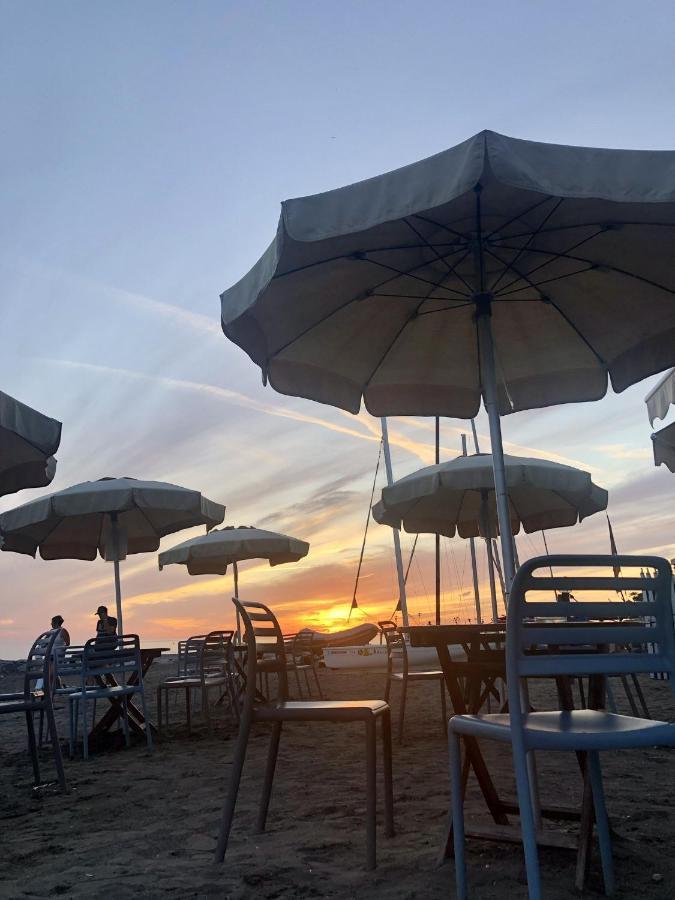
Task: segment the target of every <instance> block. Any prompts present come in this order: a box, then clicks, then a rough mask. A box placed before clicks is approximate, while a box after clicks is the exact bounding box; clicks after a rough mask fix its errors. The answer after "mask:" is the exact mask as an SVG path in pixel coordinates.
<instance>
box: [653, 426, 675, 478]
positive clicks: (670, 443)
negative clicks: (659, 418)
mask: <svg viewBox="0 0 675 900" xmlns="http://www.w3.org/2000/svg"><path fill="white" fill-rule="evenodd" d="M652 448H653V450H654V465H655V466H660V465H665V466H667V468H669V469H670V471H671V472H675V422H673V423H672V424H671V425H667V426H666V427H665V428H662V429H661V430H660V431H655V432H654V434H653V435H652Z"/></svg>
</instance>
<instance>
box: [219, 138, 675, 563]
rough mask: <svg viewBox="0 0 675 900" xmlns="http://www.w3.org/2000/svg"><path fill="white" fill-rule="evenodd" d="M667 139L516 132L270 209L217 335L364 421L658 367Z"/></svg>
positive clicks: (663, 338) (670, 265)
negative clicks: (614, 142) (273, 224)
mask: <svg viewBox="0 0 675 900" xmlns="http://www.w3.org/2000/svg"><path fill="white" fill-rule="evenodd" d="M674 238H675V152H672V151H632V150H605V149H595V148H586V147H568V146H557V145H553V144H541V143H535V142H531V141H521V140H516V139H513V138H509V137H505V136H503V135H500V134H496V133H495V132H492V131H484V132H481V133H480V134H478V135H475V136H474V137H472V138H470V139H469V140H468V141H465V142H464V143H463V144H460V145H458V146H457V147H453V148H452V149H450V150H447V151H444V152H442V153H439V154H437V155H436V156H433V157H430V158H429V159H425V160H422V161H421V162H418V163H414V164H412V165H409V166H406V167H404V168H402V169H398V170H396V171H394V172H389V173H387V174H385V175H381V176H378V177H376V178H370V179H368V180H367V181H362V182H359V183H357V184H353V185H349V186H348V187H344V188H340V189H338V190H333V191H328V192H326V193H323V194H318V195H316V196H311V197H303V198H299V199H296V200H289V201H286V202H285V203H283V204H282V212H281V218H280V221H279V226H278V229H277V235H276V237H275V239H274V241H273V242H272V244H271V245H270V247H269V248H268V250H267V251H266V253H265V254H264V255H263V257H262V258H261V259H260V260H259V262H258V263H257V264H256V265H255V266H254V267H253V269H251V271H250V272H249V273H248V274H247V275H246V276H244V278H243V279H242V280H241V281H240V282H238V283H237V284H236V285H234V286H233V287H232V288H230V289H229V290H227V291H225V293H224V294H223V295H222V297H221V301H222V313H221V316H222V326H223V330H224V332H225V334H226V335H227V336H228V337H229V338H230V339H231V340H233V341H234V342H236V343H237V344H239V346H240V347H242V348H243V349H244V350H245V351H246V352H247V353H248V354H249V356H250V357H251V359H252V360H253V361H254V362H255V363H257V364H258V365H259V366H260V368H261V369H262V372H263V379H264V380H268V381H269V382H270V384H271V385H272V386H273V387H274V388H275V389H276V390H278V391H280V392H281V393H285V394H292V395H295V396H301V397H307V398H310V399H312V400H318V401H320V402H322V403H328V404H331V405H333V406H337V407H340V408H342V409H345V410H349V411H351V412H354V413H356V412H358V410H359V408H360V405H361V401H362V400H363V402H364V403H365V405H366V408H367V409H368V411H369V412H370V413H372V414H373V415H375V416H389V415H442V416H452V417H459V418H469V417H472V416H474V415H475V414H476V413H477V411H478V409H479V406H480V401H481V398H482V399H483V401H484V403H485V406H486V409H487V412H488V416H489V423H490V433H491V438H492V451H493V462H494V471H495V484H496V492H497V507H498V512H499V518H500V521H502V522H503V523H504V527H503V528H502V529H501V534H502V548H503V555H504V563H505V568H506V573H507V577H509V579H510V576H511V575H512V573H513V547H512V541H511V538H510V535H509V534H508V532H509V530H510V529H509V528H508V524H507V523H508V517H509V507H508V502H507V498H506V485H505V473H504V466H503V457H502V454H503V451H502V440H501V430H500V421H499V416H500V414H506V413H510V412H515V411H517V410H523V409H531V408H537V407H543V406H551V405H553V404H558V403H569V402H572V401H583V400H596V399H599V398H601V397H602V396H604V394H605V393H606V391H607V386H608V378H610V379H611V382H612V386H613V388H614V390H615V391H623V390H624V389H625V388H627V387H628V386H629V385H631V384H633V383H635V382H637V381H640V380H641V379H643V378H645V377H647V376H648V375H651V374H654V373H655V372H659V371H662V370H663V369H665V368H667V367H669V366H672V365H673V364H675V254H673V252H672V246H673V240H674Z"/></svg>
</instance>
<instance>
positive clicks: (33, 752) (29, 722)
mask: <svg viewBox="0 0 675 900" xmlns="http://www.w3.org/2000/svg"><path fill="white" fill-rule="evenodd" d="M26 728H27V730H28V749H29V750H30V759H31V762H32V763H33V778H34V780H35V784H40V761H39V759H38V752H37V744H36V742H35V723H34V722H33V713H32V712H31V711H30V710H28V709H27V710H26Z"/></svg>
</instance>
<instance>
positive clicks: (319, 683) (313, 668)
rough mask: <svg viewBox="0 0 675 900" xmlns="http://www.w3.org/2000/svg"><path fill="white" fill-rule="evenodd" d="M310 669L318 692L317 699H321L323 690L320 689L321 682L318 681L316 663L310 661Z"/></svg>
mask: <svg viewBox="0 0 675 900" xmlns="http://www.w3.org/2000/svg"><path fill="white" fill-rule="evenodd" d="M312 671H313V672H314V681H316V689H317V691H318V692H319V700H323V691H322V690H321V682H320V681H319V673H318V672H317V670H316V663H312Z"/></svg>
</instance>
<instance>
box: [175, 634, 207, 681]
mask: <svg viewBox="0 0 675 900" xmlns="http://www.w3.org/2000/svg"><path fill="white" fill-rule="evenodd" d="M205 638H206V635H205V634H193V635H192V637H189V638H188V639H187V640H186V641H183V645H184V646H183V664H182V667H181V669H180V674H181V675H199V672H200V669H201V652H202V644H203V643H204V640H205Z"/></svg>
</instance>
